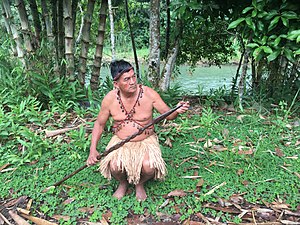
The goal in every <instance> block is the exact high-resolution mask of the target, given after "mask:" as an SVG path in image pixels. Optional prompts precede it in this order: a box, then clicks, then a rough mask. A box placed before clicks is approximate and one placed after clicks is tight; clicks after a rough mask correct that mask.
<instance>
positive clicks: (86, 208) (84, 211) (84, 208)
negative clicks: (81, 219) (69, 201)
mask: <svg viewBox="0 0 300 225" xmlns="http://www.w3.org/2000/svg"><path fill="white" fill-rule="evenodd" d="M78 210H79V211H80V212H82V213H93V212H94V208H91V207H82V208H79V209H78Z"/></svg>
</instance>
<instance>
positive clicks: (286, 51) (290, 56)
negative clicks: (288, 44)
mask: <svg viewBox="0 0 300 225" xmlns="http://www.w3.org/2000/svg"><path fill="white" fill-rule="evenodd" d="M283 52H284V55H285V57H286V58H287V59H288V60H289V61H291V62H293V61H294V58H293V52H292V51H291V50H290V49H287V48H285V49H284V51H283Z"/></svg>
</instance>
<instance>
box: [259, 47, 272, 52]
mask: <svg viewBox="0 0 300 225" xmlns="http://www.w3.org/2000/svg"><path fill="white" fill-rule="evenodd" d="M261 48H262V49H263V50H264V52H265V53H268V54H271V53H273V50H272V48H270V47H269V46H261Z"/></svg>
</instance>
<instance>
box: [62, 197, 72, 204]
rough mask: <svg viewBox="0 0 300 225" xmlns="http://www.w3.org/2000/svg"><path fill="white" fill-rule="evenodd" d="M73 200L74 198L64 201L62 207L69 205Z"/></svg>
mask: <svg viewBox="0 0 300 225" xmlns="http://www.w3.org/2000/svg"><path fill="white" fill-rule="evenodd" d="M74 200H75V199H74V198H68V199H67V200H65V201H64V202H63V204H64V205H66V204H70V203H72V202H73V201H74Z"/></svg>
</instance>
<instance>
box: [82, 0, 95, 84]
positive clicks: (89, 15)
mask: <svg viewBox="0 0 300 225" xmlns="http://www.w3.org/2000/svg"><path fill="white" fill-rule="evenodd" d="M94 7H95V0H89V1H88V5H87V10H86V13H85V17H84V25H83V28H82V40H81V53H80V56H79V71H78V80H79V82H80V84H81V85H82V86H84V85H85V75H86V64H87V59H88V51H89V44H90V33H91V24H92V20H93V11H94Z"/></svg>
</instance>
